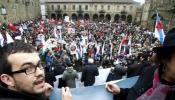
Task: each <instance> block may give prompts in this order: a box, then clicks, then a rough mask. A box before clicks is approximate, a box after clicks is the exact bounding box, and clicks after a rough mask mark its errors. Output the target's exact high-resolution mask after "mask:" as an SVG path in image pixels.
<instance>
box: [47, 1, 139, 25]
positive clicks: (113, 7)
mask: <svg viewBox="0 0 175 100" xmlns="http://www.w3.org/2000/svg"><path fill="white" fill-rule="evenodd" d="M45 5H46V13H47V17H48V18H54V19H64V17H65V16H69V18H70V19H72V20H77V19H89V20H93V21H96V20H100V21H101V20H104V21H119V20H122V21H129V22H132V21H139V20H140V16H141V14H138V13H140V12H137V11H138V9H140V7H141V5H140V4H139V3H137V2H135V1H133V0H45Z"/></svg>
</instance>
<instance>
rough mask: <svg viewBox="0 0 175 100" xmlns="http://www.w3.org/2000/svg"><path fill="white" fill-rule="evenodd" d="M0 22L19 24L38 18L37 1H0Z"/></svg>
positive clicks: (38, 4)
mask: <svg viewBox="0 0 175 100" xmlns="http://www.w3.org/2000/svg"><path fill="white" fill-rule="evenodd" d="M0 11H1V12H0V22H19V21H25V20H29V19H33V18H36V17H40V3H39V0H0Z"/></svg>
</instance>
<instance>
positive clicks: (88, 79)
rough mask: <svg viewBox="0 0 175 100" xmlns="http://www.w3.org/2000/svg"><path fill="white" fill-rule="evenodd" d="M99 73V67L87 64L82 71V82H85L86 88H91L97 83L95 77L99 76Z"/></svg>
mask: <svg viewBox="0 0 175 100" xmlns="http://www.w3.org/2000/svg"><path fill="white" fill-rule="evenodd" d="M98 75H99V72H98V69H97V65H95V64H87V65H86V66H85V67H84V68H83V71H82V76H81V82H84V86H91V85H93V84H94V83H95V76H98Z"/></svg>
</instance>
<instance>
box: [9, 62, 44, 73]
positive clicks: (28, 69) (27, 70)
mask: <svg viewBox="0 0 175 100" xmlns="http://www.w3.org/2000/svg"><path fill="white" fill-rule="evenodd" d="M23 66H24V67H25V68H24V69H21V70H18V71H14V72H11V74H16V73H26V75H29V74H32V73H35V72H36V69H37V67H38V68H39V69H40V70H44V64H43V63H42V62H40V61H39V62H38V64H37V65H34V64H33V63H26V64H24V65H23Z"/></svg>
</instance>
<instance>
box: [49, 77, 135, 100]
mask: <svg viewBox="0 0 175 100" xmlns="http://www.w3.org/2000/svg"><path fill="white" fill-rule="evenodd" d="M137 79H138V76H135V77H132V78H127V79H125V80H122V81H119V82H117V83H116V84H117V85H119V86H120V87H122V88H130V87H132V86H133V85H134V84H135V83H136V81H137ZM71 94H72V97H73V100H113V94H112V93H109V92H108V91H107V90H106V89H105V85H98V86H89V87H83V88H74V89H71ZM50 100H61V91H60V89H58V88H54V90H53V92H52V94H51V96H50Z"/></svg>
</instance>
